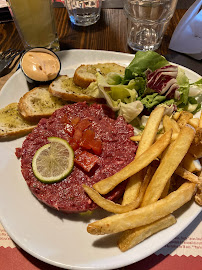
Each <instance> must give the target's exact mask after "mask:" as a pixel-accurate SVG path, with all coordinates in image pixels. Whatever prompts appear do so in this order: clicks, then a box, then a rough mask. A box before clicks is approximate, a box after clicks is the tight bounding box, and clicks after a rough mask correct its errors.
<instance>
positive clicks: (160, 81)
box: [97, 51, 202, 123]
mask: <svg viewBox="0 0 202 270" xmlns="http://www.w3.org/2000/svg"><path fill="white" fill-rule="evenodd" d="M97 86H98V88H99V91H101V92H102V95H103V96H104V97H105V99H106V100H107V103H108V105H109V106H110V107H111V108H112V110H114V111H117V113H118V115H122V116H123V117H124V118H125V120H126V121H127V122H128V123H131V121H134V119H136V118H137V117H138V116H140V115H141V116H142V115H144V114H149V113H150V112H151V111H152V110H153V109H154V108H155V107H156V106H165V107H166V108H167V114H172V112H174V111H180V110H186V111H189V112H192V113H193V114H195V113H196V112H198V111H199V110H200V109H201V101H202V79H200V80H198V81H197V82H194V83H190V82H189V79H188V78H187V76H186V74H185V72H184V70H183V69H181V68H180V67H178V66H177V65H174V64H171V63H169V62H168V61H167V60H166V59H165V57H163V56H161V55H159V54H158V53H156V52H153V51H146V52H142V51H138V52H137V53H136V55H135V57H134V59H133V60H132V61H131V63H130V64H129V65H128V67H126V69H125V75H124V76H121V75H119V74H117V73H109V74H108V75H107V76H106V77H104V76H102V74H100V73H99V72H98V73H97Z"/></svg>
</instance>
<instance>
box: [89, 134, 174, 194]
mask: <svg viewBox="0 0 202 270" xmlns="http://www.w3.org/2000/svg"><path fill="white" fill-rule="evenodd" d="M171 135H172V132H171V131H168V132H166V133H165V134H164V135H163V136H162V137H161V138H160V139H159V140H158V141H156V142H155V143H154V144H153V145H152V146H151V147H150V148H149V149H148V150H147V151H145V152H144V153H143V154H142V155H140V156H139V157H137V158H135V159H134V160H133V161H132V162H131V163H129V164H128V165H127V166H126V167H124V168H123V169H122V170H120V171H119V172H117V173H115V174H114V175H112V176H110V177H108V178H105V179H103V180H101V181H99V182H97V183H96V184H94V185H93V188H94V189H95V190H96V191H98V192H99V193H100V194H107V193H108V192H109V191H111V190H112V189H114V187H116V186H117V185H118V184H119V183H121V182H122V181H124V180H126V179H127V178H128V177H131V176H132V175H133V174H135V173H137V172H139V171H141V170H142V169H144V168H145V167H147V166H148V165H149V164H150V163H151V162H152V161H153V160H155V159H156V158H157V157H158V156H159V155H160V154H161V153H162V152H163V151H164V150H165V148H166V147H167V146H168V144H169V143H170V140H171Z"/></svg>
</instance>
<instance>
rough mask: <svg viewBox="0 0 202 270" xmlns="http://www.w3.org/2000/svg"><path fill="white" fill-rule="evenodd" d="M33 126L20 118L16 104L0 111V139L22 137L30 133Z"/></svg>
mask: <svg viewBox="0 0 202 270" xmlns="http://www.w3.org/2000/svg"><path fill="white" fill-rule="evenodd" d="M35 126H36V125H34V124H32V123H29V122H27V121H26V120H24V119H23V118H22V116H21V115H20V113H19V112H18V103H11V104H9V105H7V106H6V107H5V108H3V109H0V138H2V137H9V136H23V135H25V134H27V133H29V132H31V131H32V129H33V128H34V127H35Z"/></svg>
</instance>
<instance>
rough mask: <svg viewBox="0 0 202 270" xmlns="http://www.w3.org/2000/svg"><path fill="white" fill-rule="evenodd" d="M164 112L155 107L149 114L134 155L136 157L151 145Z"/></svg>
mask: <svg viewBox="0 0 202 270" xmlns="http://www.w3.org/2000/svg"><path fill="white" fill-rule="evenodd" d="M164 112H165V108H164V107H157V108H156V109H155V110H153V111H152V113H151V114H150V117H149V119H148V121H147V124H146V126H145V129H144V131H143V133H142V137H141V140H140V143H139V145H138V149H137V153H136V156H137V157H138V156H140V155H141V154H143V153H144V152H145V151H146V150H147V149H148V148H149V147H150V146H151V145H152V144H153V142H154V140H155V138H156V134H157V132H158V128H159V125H160V122H161V119H162V117H163V114H164Z"/></svg>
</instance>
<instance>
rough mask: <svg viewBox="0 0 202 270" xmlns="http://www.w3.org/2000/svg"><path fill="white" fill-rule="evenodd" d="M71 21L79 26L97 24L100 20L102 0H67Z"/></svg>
mask: <svg viewBox="0 0 202 270" xmlns="http://www.w3.org/2000/svg"><path fill="white" fill-rule="evenodd" d="M65 4H66V8H67V11H68V14H69V18H70V21H71V22H72V23H73V24H75V25H79V26H88V25H92V24H94V23H96V22H97V21H98V20H99V18H100V12H101V7H102V0H65Z"/></svg>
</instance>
